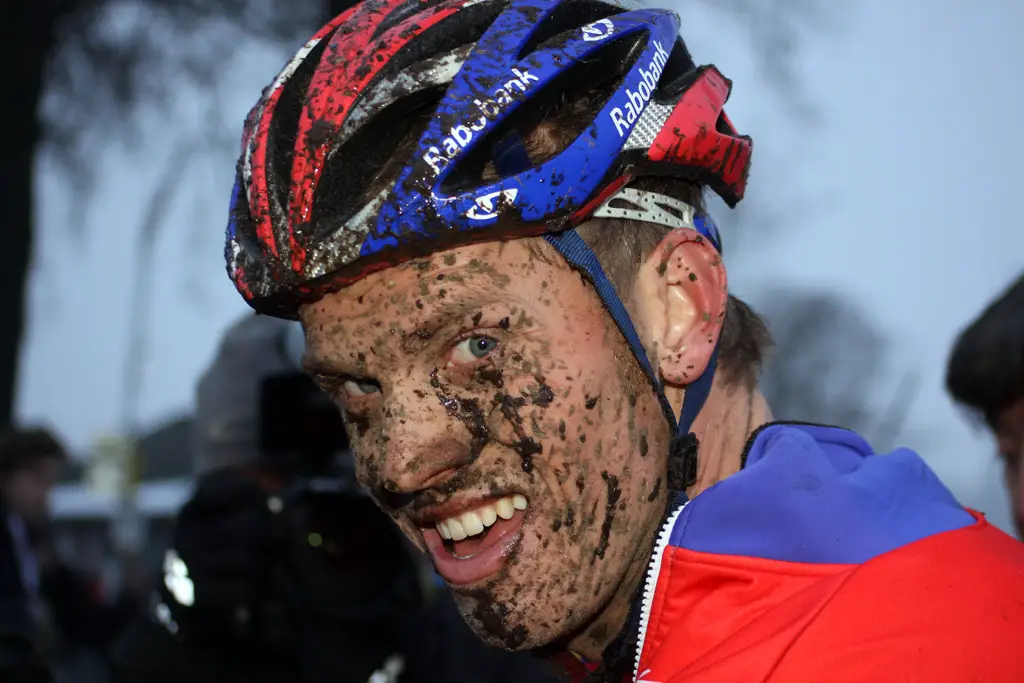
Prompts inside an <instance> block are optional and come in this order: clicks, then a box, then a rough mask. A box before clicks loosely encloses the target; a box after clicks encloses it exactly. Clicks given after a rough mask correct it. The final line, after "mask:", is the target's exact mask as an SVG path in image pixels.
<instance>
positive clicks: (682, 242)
mask: <svg viewBox="0 0 1024 683" xmlns="http://www.w3.org/2000/svg"><path fill="white" fill-rule="evenodd" d="M635 294H636V299H637V303H638V309H639V311H638V313H639V317H640V320H639V321H638V323H639V324H640V326H641V329H642V330H643V331H644V332H646V334H645V335H644V336H645V341H647V343H648V344H649V347H648V348H649V349H650V350H651V351H652V355H653V356H654V359H655V362H656V363H657V364H658V370H659V372H660V373H661V376H662V377H663V378H664V379H665V382H666V383H668V384H675V385H678V386H682V385H685V384H689V383H690V382H692V381H693V380H695V379H697V378H698V377H700V375H701V373H703V372H704V370H705V369H707V366H708V363H709V362H710V360H711V354H712V352H713V351H714V348H715V345H716V344H717V343H718V337H719V334H720V333H721V331H722V322H723V321H724V319H725V309H726V304H727V303H728V300H729V292H728V282H727V279H726V275H725V266H724V265H723V264H722V257H721V256H720V255H719V253H718V252H717V251H716V250H715V248H714V246H712V245H711V243H710V242H709V241H708V240H706V239H705V238H704V237H702V236H701V235H699V234H697V233H696V232H694V231H693V230H685V229H677V230H673V231H672V232H670V233H669V234H668V235H666V236H665V238H664V239H663V240H662V241H661V243H660V244H658V247H657V248H656V249H655V250H654V252H652V253H651V255H650V257H648V259H647V261H646V262H645V263H644V264H643V265H642V266H641V267H640V272H639V273H638V275H637V282H636V289H635Z"/></svg>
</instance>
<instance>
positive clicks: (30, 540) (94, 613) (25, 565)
mask: <svg viewBox="0 0 1024 683" xmlns="http://www.w3.org/2000/svg"><path fill="white" fill-rule="evenodd" d="M66 462H67V453H66V451H65V449H64V447H63V446H62V445H61V443H60V442H59V441H58V440H57V439H56V437H54V436H53V434H52V433H50V432H49V431H48V430H46V429H42V428H27V429H16V428H9V429H8V430H7V431H6V432H5V433H4V434H3V436H2V438H0V504H2V509H3V518H4V520H5V521H6V524H4V525H2V526H0V633H2V634H3V643H4V650H3V652H4V655H3V658H2V660H0V661H2V662H3V664H0V667H16V666H22V665H21V664H18V663H17V662H24V661H32V662H35V663H33V664H30V665H28V666H29V667H30V668H34V669H35V670H36V671H35V673H33V674H31V676H37V677H41V676H43V673H42V669H43V667H42V666H41V665H40V664H39V662H40V661H41V660H43V659H48V660H51V662H50V663H51V664H52V663H53V660H56V659H58V658H74V656H75V655H76V654H78V653H80V652H88V653H90V654H96V655H99V656H102V655H103V654H104V653H105V650H106V648H107V647H108V646H109V644H110V643H111V642H112V641H113V640H114V639H115V637H116V636H117V635H118V634H119V633H120V631H121V630H122V629H123V627H124V626H125V625H126V624H127V623H128V621H129V620H130V619H131V618H132V617H133V616H134V615H135V614H136V613H137V612H138V611H139V610H140V606H139V605H138V604H137V603H136V602H135V601H134V600H133V598H132V596H131V595H129V594H126V595H123V596H122V597H121V599H119V600H118V601H117V602H115V603H114V604H111V605H105V604H101V603H100V602H99V601H98V600H96V598H95V597H94V595H93V592H92V591H91V590H90V587H89V585H88V583H87V581H86V580H85V577H83V576H81V575H80V574H79V573H78V572H77V571H76V570H75V568H73V567H70V566H68V565H67V564H65V563H64V562H63V561H62V560H61V558H60V557H59V556H58V555H57V552H56V550H55V549H54V548H53V545H52V537H51V534H50V521H51V520H50V515H49V496H50V491H51V490H52V489H53V486H54V484H55V483H56V482H57V479H58V477H59V476H60V473H61V470H62V468H63V467H64V465H65V464H66ZM0 670H3V669H0ZM12 675H13V674H12ZM25 676H27V678H25V680H35V679H34V678H32V677H31V676H30V675H29V674H25ZM0 680H3V681H8V680H12V679H9V678H7V677H6V676H0ZM39 680H49V679H48V678H45V677H42V678H39Z"/></svg>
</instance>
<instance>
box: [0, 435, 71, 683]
mask: <svg viewBox="0 0 1024 683" xmlns="http://www.w3.org/2000/svg"><path fill="white" fill-rule="evenodd" d="M64 461H65V453H64V449H63V447H61V445H60V443H58V441H57V440H56V439H55V438H54V437H53V435H51V434H50V433H49V432H48V431H46V430H44V429H25V430H19V429H15V428H13V427H8V428H6V429H5V430H4V432H3V434H2V436H0V680H3V681H26V682H27V681H48V680H51V679H50V678H49V673H48V670H47V667H46V664H45V662H44V655H43V646H42V645H43V644H42V633H43V612H44V610H43V603H42V597H41V590H40V584H41V581H42V579H41V576H40V568H39V558H38V555H37V552H36V549H35V547H34V546H35V543H34V539H33V537H38V536H39V535H40V530H41V529H42V528H43V527H44V526H45V524H46V522H47V518H48V512H49V506H48V503H49V495H50V490H51V489H52V488H53V485H54V484H55V483H56V481H57V477H58V476H59V475H60V469H61V466H62V465H63V464H64Z"/></svg>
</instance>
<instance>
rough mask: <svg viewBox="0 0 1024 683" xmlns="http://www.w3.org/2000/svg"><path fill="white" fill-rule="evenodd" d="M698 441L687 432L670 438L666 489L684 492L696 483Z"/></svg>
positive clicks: (691, 433)
mask: <svg viewBox="0 0 1024 683" xmlns="http://www.w3.org/2000/svg"><path fill="white" fill-rule="evenodd" d="M699 446H700V441H699V440H698V439H697V435H696V434H694V433H693V432H689V433H687V434H684V435H677V436H673V437H672V441H671V442H669V446H668V487H669V490H670V491H679V492H685V491H686V489H688V488H690V487H691V486H693V485H694V484H695V483H696V482H697V449H698V447H699Z"/></svg>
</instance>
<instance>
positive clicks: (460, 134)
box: [423, 68, 540, 174]
mask: <svg viewBox="0 0 1024 683" xmlns="http://www.w3.org/2000/svg"><path fill="white" fill-rule="evenodd" d="M539 80H540V79H539V78H537V77H536V76H534V75H533V74H531V73H530V72H529V70H527V69H519V68H513V69H512V78H510V79H509V80H508V81H506V82H505V83H504V84H502V86H501V87H500V88H498V89H497V90H495V91H494V93H493V94H492V95H491V96H490V97H488V98H487V99H485V100H479V99H474V100H473V104H474V105H476V108H477V109H479V110H480V118H478V119H475V120H474V121H472V122H470V123H467V122H465V121H463V122H462V123H460V124H458V125H456V126H452V128H451V130H449V131H448V135H447V137H445V138H444V139H443V140H441V143H440V144H439V145H432V146H430V147H429V148H427V151H426V153H424V155H423V161H425V162H427V164H428V165H429V166H430V168H431V169H433V171H434V173H435V174H437V173H440V172H441V169H442V168H444V167H445V166H447V165H448V162H449V161H451V160H452V159H454V158H455V155H456V154H458V153H459V150H460V149H463V148H464V147H466V146H467V145H468V144H469V143H470V142H471V141H472V140H473V136H475V135H476V134H477V133H478V132H480V131H481V130H483V128H484V126H486V125H487V121H488V119H495V118H497V117H498V115H499V114H501V111H502V110H503V109H504V108H505V107H506V106H507V105H509V104H511V103H512V102H513V100H514V96H515V95H523V94H525V93H526V91H527V90H529V89H530V84H531V83H536V82H537V81H539Z"/></svg>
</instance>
